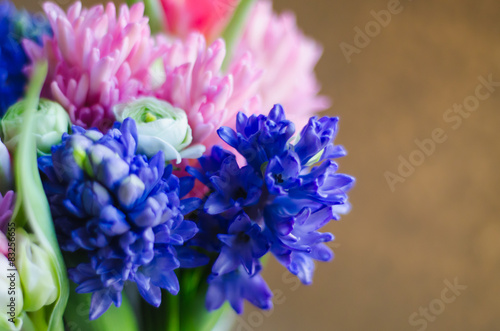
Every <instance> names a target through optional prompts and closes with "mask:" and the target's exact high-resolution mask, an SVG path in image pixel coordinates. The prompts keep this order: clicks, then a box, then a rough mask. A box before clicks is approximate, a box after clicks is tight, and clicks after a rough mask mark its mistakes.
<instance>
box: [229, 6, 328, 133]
mask: <svg viewBox="0 0 500 331" xmlns="http://www.w3.org/2000/svg"><path fill="white" fill-rule="evenodd" d="M248 52H250V53H251V55H252V57H253V59H254V61H255V63H256V65H257V67H259V68H261V69H262V70H263V74H262V77H261V79H260V80H259V83H258V85H259V86H258V94H259V96H260V99H261V105H260V106H259V107H257V108H256V109H255V110H254V111H253V113H259V112H261V111H262V109H270V108H272V106H273V105H274V104H277V103H279V104H281V105H282V106H283V108H284V109H286V112H287V114H286V115H287V118H288V119H289V120H291V121H292V122H294V123H295V124H296V125H297V127H302V126H303V125H305V124H306V123H307V121H308V119H309V117H311V116H313V115H314V114H315V113H316V112H318V111H322V110H325V109H327V108H328V107H329V106H330V102H329V100H328V98H326V97H323V96H318V92H319V91H320V89H321V87H320V84H319V82H318V80H317V79H316V76H315V74H314V67H315V66H316V63H317V62H318V60H319V58H320V57H321V53H322V48H321V46H320V45H319V44H318V43H317V42H316V41H314V40H312V39H310V38H308V37H306V36H304V34H303V33H302V31H300V30H299V28H298V27H297V24H296V21H295V16H294V14H293V13H291V12H285V13H282V14H281V15H276V14H274V13H273V9H272V3H271V1H268V0H261V1H259V2H257V4H256V5H255V8H254V9H253V12H252V14H251V16H250V18H249V21H248V23H247V25H246V28H245V31H244V33H243V37H242V39H241V41H240V43H239V45H238V46H237V47H236V54H235V57H234V60H233V65H235V64H237V63H239V62H240V61H241V59H242V58H243V57H246V56H248ZM235 116H236V113H235V114H234V116H233V118H231V119H230V121H228V124H231V125H234V123H235V121H236V117H235Z"/></svg>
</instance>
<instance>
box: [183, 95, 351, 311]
mask: <svg viewBox="0 0 500 331" xmlns="http://www.w3.org/2000/svg"><path fill="white" fill-rule="evenodd" d="M337 127H338V118H336V117H322V118H318V117H312V118H311V119H310V120H309V122H308V124H307V125H306V126H305V127H304V128H303V129H302V131H301V132H300V134H298V135H297V136H296V137H293V136H294V133H295V127H294V125H293V123H291V122H290V121H288V120H287V119H286V118H285V113H284V110H283V108H282V107H281V106H280V105H276V106H275V107H274V108H273V109H272V110H271V112H270V113H269V115H268V116H264V115H252V116H250V117H247V116H246V115H244V114H243V113H240V114H239V115H238V117H237V122H236V130H233V129H231V128H228V127H222V128H220V129H219V130H218V133H219V136H220V137H221V139H222V140H223V141H225V142H226V143H227V144H229V145H230V146H231V147H233V148H234V149H236V150H237V151H238V153H239V154H241V155H242V156H243V157H244V158H245V160H246V161H247V165H245V166H243V167H240V166H239V165H238V164H237V163H236V161H235V160H236V158H235V156H234V155H233V154H232V153H230V152H228V151H225V150H223V149H222V148H220V147H218V146H215V147H214V148H213V149H212V153H211V154H210V155H206V156H204V157H202V158H201V159H200V160H199V162H200V168H188V169H187V170H188V172H189V173H190V174H192V175H193V176H195V177H196V178H197V179H199V180H200V181H201V182H202V183H204V184H205V185H206V186H207V187H208V188H209V189H210V192H209V195H208V197H207V198H206V199H205V201H204V205H203V208H202V209H201V210H200V211H199V213H198V214H199V221H198V226H199V227H200V229H201V231H200V233H199V234H198V235H197V236H196V237H195V238H194V239H193V240H192V243H193V244H195V245H198V246H200V247H203V248H210V249H211V251H214V252H215V253H216V254H217V259H216V261H215V263H214V265H213V268H212V276H211V277H210V281H209V283H210V289H209V291H208V293H207V301H206V304H207V308H209V309H214V307H215V308H216V307H219V306H220V304H221V300H229V301H230V303H231V305H232V306H233V308H234V309H235V310H236V311H237V312H241V306H240V305H241V300H243V299H247V300H249V301H251V302H254V303H257V306H258V307H260V308H263V307H270V306H271V301H270V300H271V299H270V297H269V296H268V295H267V293H266V291H264V290H262V289H263V288H264V287H263V285H262V283H263V282H264V281H263V279H262V278H260V275H259V271H260V262H259V258H261V257H262V256H264V255H265V254H266V253H267V252H268V251H269V252H271V253H272V254H273V255H274V256H275V257H276V259H277V260H278V261H279V262H280V263H281V264H283V265H284V266H285V267H286V268H288V270H289V271H290V272H291V273H292V274H294V275H296V276H297V277H298V278H299V279H300V280H301V281H302V282H303V283H304V284H310V283H311V282H312V278H313V272H314V268H315V263H314V261H330V260H331V259H332V258H333V252H332V251H331V249H330V248H329V247H328V246H327V245H326V244H325V243H327V242H330V241H332V240H334V236H333V235H332V234H331V233H323V232H321V231H320V230H321V228H322V227H323V226H324V225H326V224H327V223H328V222H329V221H330V220H332V219H334V220H338V219H339V214H343V213H346V212H348V211H349V208H350V206H349V203H348V197H347V192H348V191H349V190H350V189H351V187H352V186H353V184H354V178H353V177H351V176H348V175H344V174H340V173H338V172H337V170H338V165H337V163H336V162H335V161H334V159H336V158H338V157H342V156H345V155H346V152H345V150H344V148H343V147H341V146H336V145H334V143H333V141H334V139H335V136H336V134H337ZM256 283H258V284H260V285H259V288H260V290H256V291H253V292H252V295H251V296H249V295H248V291H252V290H251V289H255V288H254V286H255V284H256ZM264 284H265V283H264ZM229 289H231V290H229ZM229 291H233V292H231V294H229Z"/></svg>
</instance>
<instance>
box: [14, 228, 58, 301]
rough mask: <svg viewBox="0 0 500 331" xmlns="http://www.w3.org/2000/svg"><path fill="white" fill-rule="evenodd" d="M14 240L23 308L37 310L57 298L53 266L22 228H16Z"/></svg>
mask: <svg viewBox="0 0 500 331" xmlns="http://www.w3.org/2000/svg"><path fill="white" fill-rule="evenodd" d="M16 242H17V247H16V266H17V270H18V272H19V276H20V280H21V287H22V290H23V296H24V310H25V311H37V310H39V309H41V308H42V307H43V306H47V305H50V304H51V303H53V302H54V301H55V300H56V299H57V294H58V288H57V282H56V277H55V275H54V269H55V266H54V265H53V264H52V261H51V260H50V257H49V255H48V254H47V252H45V250H44V249H43V248H41V247H40V246H38V245H37V244H36V243H35V242H34V240H33V238H32V236H30V235H29V234H27V233H26V231H24V229H16ZM20 289H21V288H19V290H20Z"/></svg>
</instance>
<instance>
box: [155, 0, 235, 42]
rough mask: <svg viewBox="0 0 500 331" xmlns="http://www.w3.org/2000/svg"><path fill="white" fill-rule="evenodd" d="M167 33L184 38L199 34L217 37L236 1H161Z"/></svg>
mask: <svg viewBox="0 0 500 331" xmlns="http://www.w3.org/2000/svg"><path fill="white" fill-rule="evenodd" d="M161 4H162V6H163V10H164V14H165V18H166V23H167V29H168V31H169V32H171V33H173V34H175V35H178V36H181V37H186V36H188V35H189V34H190V33H191V32H195V31H196V32H200V33H202V34H204V35H205V37H207V38H214V37H215V36H217V35H218V34H219V33H220V32H221V30H222V29H223V27H224V25H225V24H227V22H228V20H229V17H230V15H231V14H232V13H233V11H234V9H235V7H236V6H237V4H238V0H161Z"/></svg>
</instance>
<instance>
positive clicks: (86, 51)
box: [24, 2, 160, 131]
mask: <svg viewBox="0 0 500 331" xmlns="http://www.w3.org/2000/svg"><path fill="white" fill-rule="evenodd" d="M43 8H44V10H45V13H46V14H47V16H48V18H49V21H50V25H51V27H52V30H53V31H54V36H53V37H45V38H44V41H43V46H41V47H40V46H38V45H36V44H35V43H33V42H30V41H25V42H24V46H25V49H26V52H27V54H28V56H29V57H30V58H31V60H37V59H46V60H48V62H49V76H48V78H47V81H46V86H45V89H44V93H43V94H44V95H43V96H45V97H47V98H50V99H52V100H55V101H57V102H59V103H60V104H61V105H62V106H63V107H64V108H65V109H66V110H67V111H68V113H69V115H70V118H71V120H72V122H73V123H75V124H77V125H79V126H83V127H85V128H89V127H98V128H99V129H101V130H103V131H105V130H107V129H108V128H109V127H110V126H111V125H112V124H113V120H114V116H113V113H112V111H111V107H112V106H113V105H115V104H116V103H118V102H123V101H127V100H130V99H133V98H135V97H137V96H138V95H141V94H145V93H146V94H147V93H148V91H149V90H150V89H151V87H150V86H151V80H152V79H151V75H150V72H149V69H150V67H151V65H152V63H153V62H154V60H155V59H156V58H157V57H158V54H159V53H160V50H159V48H157V47H155V45H154V40H153V39H152V38H151V37H150V28H149V25H148V18H147V17H145V16H144V4H142V3H138V4H135V5H134V6H132V7H131V8H130V9H129V8H128V7H127V6H126V5H122V6H121V7H120V11H119V14H118V15H117V13H116V8H115V5H114V4H113V3H108V4H107V6H106V7H103V6H102V5H99V6H94V7H92V8H90V9H85V8H82V4H81V2H76V3H75V4H74V5H72V6H71V7H70V8H69V9H68V11H67V13H65V12H64V11H63V10H62V9H61V8H60V7H58V6H57V5H56V4H54V3H50V2H49V3H45V4H44V6H43Z"/></svg>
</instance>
